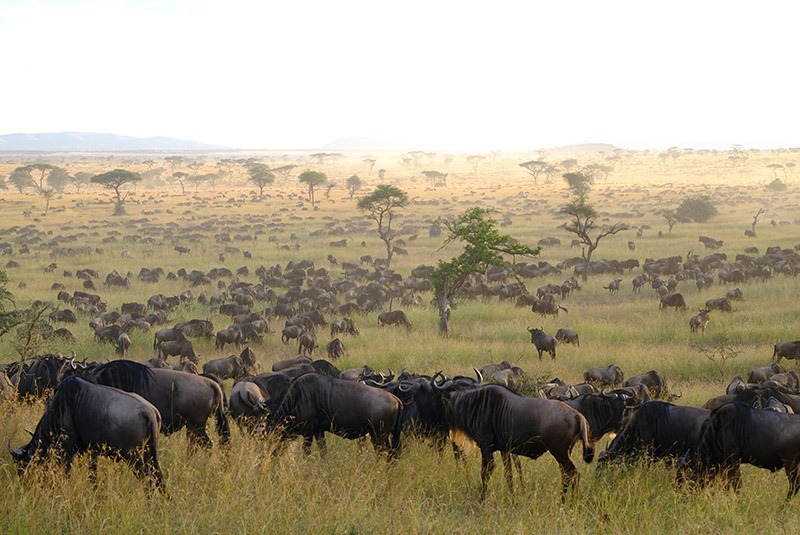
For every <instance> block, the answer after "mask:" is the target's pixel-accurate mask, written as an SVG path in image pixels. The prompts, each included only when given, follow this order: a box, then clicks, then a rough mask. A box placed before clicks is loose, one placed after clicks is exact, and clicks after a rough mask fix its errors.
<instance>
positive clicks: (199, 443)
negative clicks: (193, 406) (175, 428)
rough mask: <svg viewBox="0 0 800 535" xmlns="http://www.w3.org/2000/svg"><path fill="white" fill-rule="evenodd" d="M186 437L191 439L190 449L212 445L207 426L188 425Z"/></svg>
mask: <svg viewBox="0 0 800 535" xmlns="http://www.w3.org/2000/svg"><path fill="white" fill-rule="evenodd" d="M186 438H187V439H188V440H189V449H195V448H198V447H200V448H210V447H211V438H209V436H208V433H206V428H205V426H203V427H196V426H191V425H187V426H186Z"/></svg>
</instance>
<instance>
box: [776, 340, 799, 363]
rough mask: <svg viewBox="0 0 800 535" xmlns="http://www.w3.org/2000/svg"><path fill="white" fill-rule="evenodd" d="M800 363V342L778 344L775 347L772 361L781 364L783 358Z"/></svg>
mask: <svg viewBox="0 0 800 535" xmlns="http://www.w3.org/2000/svg"><path fill="white" fill-rule="evenodd" d="M784 357H786V358H787V359H795V360H797V361H800V341H794V342H778V343H777V344H775V346H774V347H773V351H772V360H773V361H775V362H780V361H781V359H782V358H784Z"/></svg>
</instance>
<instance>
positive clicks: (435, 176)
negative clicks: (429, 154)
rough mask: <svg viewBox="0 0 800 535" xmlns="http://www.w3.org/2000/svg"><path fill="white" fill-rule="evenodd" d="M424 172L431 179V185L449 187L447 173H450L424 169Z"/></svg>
mask: <svg viewBox="0 0 800 535" xmlns="http://www.w3.org/2000/svg"><path fill="white" fill-rule="evenodd" d="M422 174H423V175H424V176H425V178H427V179H428V180H430V181H431V187H436V186H437V185H441V186H444V187H447V175H448V174H449V173H441V172H439V171H423V172H422Z"/></svg>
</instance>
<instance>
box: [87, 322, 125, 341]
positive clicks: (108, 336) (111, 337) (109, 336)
mask: <svg viewBox="0 0 800 535" xmlns="http://www.w3.org/2000/svg"><path fill="white" fill-rule="evenodd" d="M120 334H122V327H120V326H119V325H107V326H105V327H98V328H97V329H95V330H94V336H95V338H97V340H98V341H100V342H108V343H109V344H115V343H117V338H119V335H120Z"/></svg>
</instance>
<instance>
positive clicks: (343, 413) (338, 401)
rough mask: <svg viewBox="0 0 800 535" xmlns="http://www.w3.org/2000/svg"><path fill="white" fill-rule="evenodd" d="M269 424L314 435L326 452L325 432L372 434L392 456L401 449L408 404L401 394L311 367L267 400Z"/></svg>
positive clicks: (287, 432) (286, 432)
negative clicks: (283, 391)
mask: <svg viewBox="0 0 800 535" xmlns="http://www.w3.org/2000/svg"><path fill="white" fill-rule="evenodd" d="M264 408H265V410H266V411H267V413H268V427H269V429H275V428H279V429H280V433H281V437H282V438H283V439H291V438H294V437H298V436H300V437H303V448H304V450H305V451H306V452H309V451H310V449H311V443H312V441H313V440H316V441H317V444H318V445H319V447H320V454H321V455H325V454H326V451H327V450H326V445H325V433H326V432H330V433H334V434H336V435H339V436H341V437H344V438H348V439H356V438H361V437H363V436H365V435H369V436H370V438H371V439H372V444H373V445H374V447H375V449H376V450H380V451H384V452H386V453H387V455H388V456H389V457H390V458H393V457H396V456H397V455H398V454H399V453H400V427H401V415H402V411H403V405H402V403H401V402H400V400H399V399H397V397H396V396H394V395H392V394H390V393H389V392H385V391H383V390H381V389H379V388H374V387H372V386H367V385H365V384H363V383H357V382H353V381H346V380H344V379H336V378H333V377H329V376H327V375H323V374H319V373H307V374H304V375H301V376H300V377H298V378H297V379H295V380H294V381H293V382H292V383H291V385H290V386H289V389H288V391H287V392H286V394H285V395H284V396H282V397H277V396H276V397H273V398H270V399H269V400H267V401H266V402H265V403H264Z"/></svg>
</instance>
